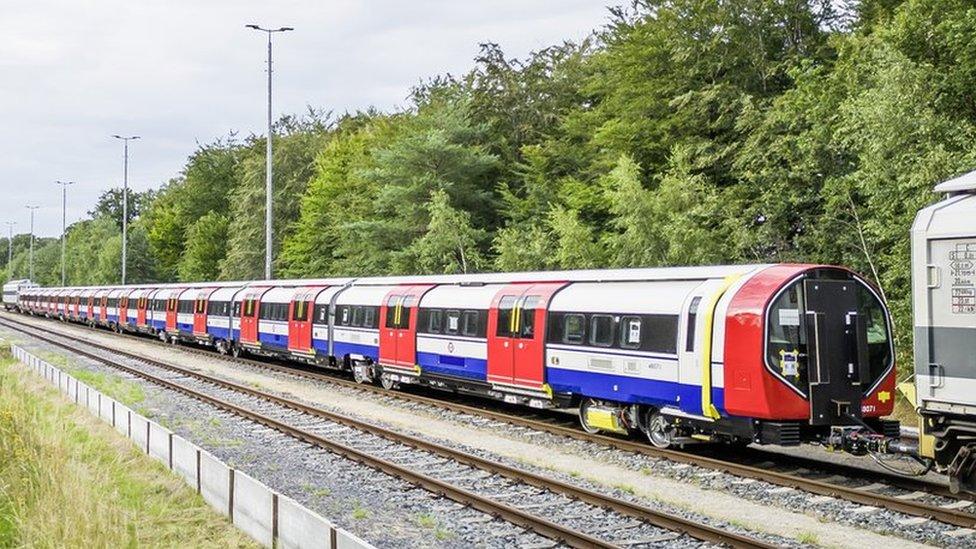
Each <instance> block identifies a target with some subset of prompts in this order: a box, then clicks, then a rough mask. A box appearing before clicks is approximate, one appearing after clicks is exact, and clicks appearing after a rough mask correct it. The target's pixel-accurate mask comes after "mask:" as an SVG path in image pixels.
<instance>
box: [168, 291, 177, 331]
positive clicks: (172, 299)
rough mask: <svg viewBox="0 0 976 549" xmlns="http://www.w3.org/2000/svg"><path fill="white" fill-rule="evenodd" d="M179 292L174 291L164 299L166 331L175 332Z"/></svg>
mask: <svg viewBox="0 0 976 549" xmlns="http://www.w3.org/2000/svg"><path fill="white" fill-rule="evenodd" d="M179 296H180V291H179V290H175V291H172V292H170V293H169V296H168V297H167V298H166V331H167V332H176V331H177V327H176V316H177V313H178V310H179V306H180V298H179Z"/></svg>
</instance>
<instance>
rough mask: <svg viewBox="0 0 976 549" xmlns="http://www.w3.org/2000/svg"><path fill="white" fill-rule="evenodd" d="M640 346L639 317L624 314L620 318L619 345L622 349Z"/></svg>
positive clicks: (638, 347)
mask: <svg viewBox="0 0 976 549" xmlns="http://www.w3.org/2000/svg"><path fill="white" fill-rule="evenodd" d="M640 346H641V318H640V317H639V316H625V317H623V318H622V319H620V347H621V348H622V349H640Z"/></svg>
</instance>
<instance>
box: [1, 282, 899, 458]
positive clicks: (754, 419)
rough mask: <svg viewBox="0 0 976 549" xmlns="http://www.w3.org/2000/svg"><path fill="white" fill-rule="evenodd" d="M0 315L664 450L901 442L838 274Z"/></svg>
mask: <svg viewBox="0 0 976 549" xmlns="http://www.w3.org/2000/svg"><path fill="white" fill-rule="evenodd" d="M8 305H11V306H15V307H16V308H18V309H19V310H21V311H23V312H29V313H32V314H35V315H45V316H50V317H57V318H61V319H63V320H66V321H73V322H81V323H87V324H90V325H93V326H101V327H105V328H109V329H113V330H117V331H126V332H134V333H145V334H153V335H155V336H157V337H159V338H161V339H163V340H167V341H173V342H176V341H181V342H194V343H198V344H203V345H208V346H212V347H214V348H216V349H217V350H219V351H220V352H222V353H232V354H234V355H239V354H241V353H250V354H253V355H266V356H276V357H281V358H287V359H291V360H297V361H301V362H305V363H309V364H313V365H317V366H321V367H325V368H336V369H343V370H348V371H350V372H351V373H352V375H353V376H354V377H355V379H356V380H358V381H361V382H378V383H381V384H382V385H384V386H386V387H388V388H392V387H397V386H399V385H403V384H423V385H428V386H431V387H435V388H438V389H444V390H450V391H458V392H464V393H470V394H476V395H481V396H484V397H489V398H493V399H497V400H501V401H505V402H509V403H515V404H522V405H526V406H530V407H535V408H568V407H575V408H578V409H579V413H580V420H581V423H582V425H583V427H584V428H585V429H586V430H588V431H593V432H595V431H601V430H602V431H610V432H617V433H628V432H631V433H637V432H643V433H645V434H646V436H647V437H648V438H649V440H650V441H651V442H652V443H653V444H655V445H657V446H661V447H665V446H669V445H672V444H675V443H680V442H685V441H688V440H691V439H692V438H694V439H703V440H723V441H733V442H758V443H772V444H783V445H789V444H799V443H800V442H821V443H824V442H827V441H830V440H832V441H834V442H836V441H837V440H839V439H838V438H837V435H838V433H848V434H851V433H853V435H852V436H853V438H855V439H856V438H857V437H858V436H862V437H863V436H864V434H870V435H872V436H881V435H893V436H897V431H898V424H897V422H892V421H886V420H883V419H881V418H882V417H883V416H886V415H888V414H890V413H891V412H892V408H893V391H894V386H895V379H894V351H893V346H892V340H891V336H890V334H891V321H890V318H889V314H888V310H887V308H886V306H885V304H884V303H883V302H882V300H881V298H880V297H879V294H878V292H877V291H876V290H875V289H874V288H873V287H872V285H871V284H869V283H868V282H866V281H865V280H864V279H863V278H861V277H859V276H858V275H856V274H854V273H852V272H850V271H848V270H845V269H842V268H839V267H831V266H823V265H798V264H772V265H735V266H713V267H680V268H660V269H624V270H588V271H565V272H533V273H498V274H476V275H447V276H420V277H390V278H356V279H352V278H336V279H321V280H276V281H258V282H234V283H194V284H189V283H187V284H167V285H142V286H125V287H86V288H47V289H40V288H30V287H26V288H24V289H22V291H21V292H20V293H19V295H17V298H16V304H13V303H9V304H8ZM848 439H850V437H848ZM848 442H849V440H846V441H845V443H844V444H845V445H846V444H847V443H848ZM848 449H851V448H848Z"/></svg>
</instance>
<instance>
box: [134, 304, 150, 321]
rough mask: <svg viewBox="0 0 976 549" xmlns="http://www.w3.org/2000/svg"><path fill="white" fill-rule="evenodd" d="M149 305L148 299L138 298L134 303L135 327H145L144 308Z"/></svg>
mask: <svg viewBox="0 0 976 549" xmlns="http://www.w3.org/2000/svg"><path fill="white" fill-rule="evenodd" d="M147 305H149V298H147V297H140V298H138V300H137V301H136V326H145V325H146V307H147Z"/></svg>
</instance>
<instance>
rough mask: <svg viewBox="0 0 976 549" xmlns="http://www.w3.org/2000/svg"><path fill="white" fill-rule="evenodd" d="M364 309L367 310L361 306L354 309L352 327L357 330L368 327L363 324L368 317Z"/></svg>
mask: <svg viewBox="0 0 976 549" xmlns="http://www.w3.org/2000/svg"><path fill="white" fill-rule="evenodd" d="M364 309H365V307H362V306H360V305H356V306H355V307H353V308H352V325H353V326H356V327H357V328H365V327H366V326H365V324H364V323H363V321H364V320H365V317H366V311H365V310H364Z"/></svg>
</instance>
